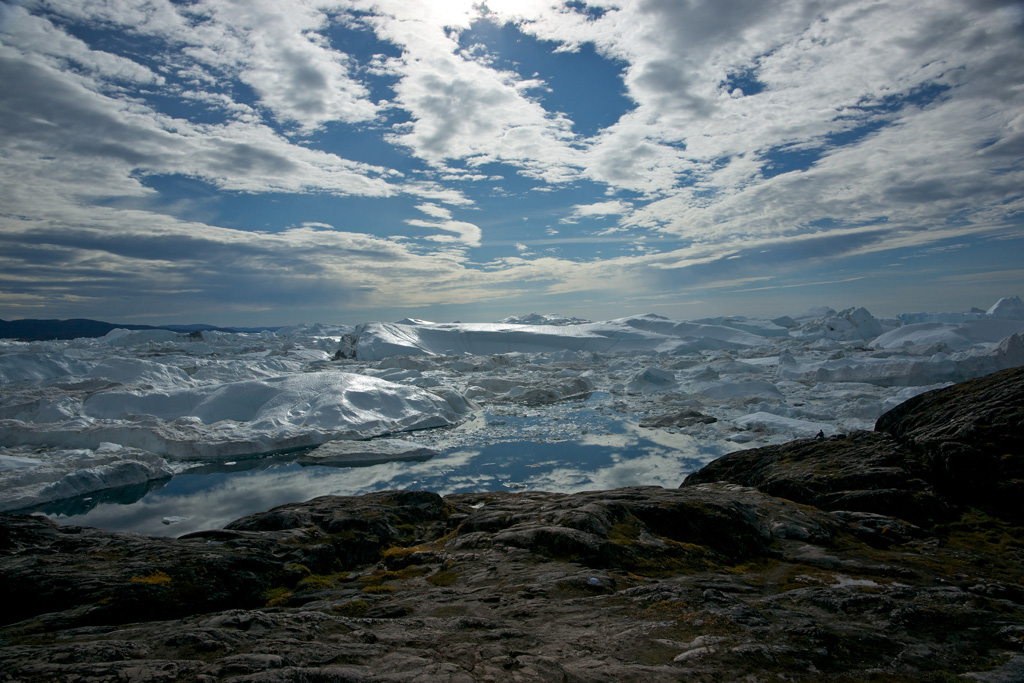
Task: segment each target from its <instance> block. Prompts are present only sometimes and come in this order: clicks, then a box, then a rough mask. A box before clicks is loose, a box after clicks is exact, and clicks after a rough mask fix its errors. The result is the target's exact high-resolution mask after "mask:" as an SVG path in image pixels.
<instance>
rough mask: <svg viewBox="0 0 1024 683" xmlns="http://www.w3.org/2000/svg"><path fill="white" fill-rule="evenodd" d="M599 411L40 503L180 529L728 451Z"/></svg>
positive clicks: (680, 462)
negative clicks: (441, 444)
mask: <svg viewBox="0 0 1024 683" xmlns="http://www.w3.org/2000/svg"><path fill="white" fill-rule="evenodd" d="M570 417H571V418H575V419H570ZM598 417H600V416H598V415H596V414H595V413H593V412H592V411H590V410H584V411H577V412H575V413H574V414H573V415H571V416H569V417H567V416H566V415H565V414H563V415H562V416H558V415H555V416H554V417H552V414H551V413H550V412H548V413H546V414H544V416H543V417H537V418H530V417H529V416H527V417H522V416H518V417H510V416H495V415H486V416H484V418H483V421H484V422H485V423H487V424H488V427H487V429H486V430H485V433H486V435H487V436H488V437H489V438H493V437H499V438H500V437H502V436H504V437H505V438H506V439H508V437H509V435H515V434H518V435H521V436H522V435H528V436H534V435H539V434H541V433H545V434H547V435H549V436H548V437H547V438H555V439H561V438H563V435H561V434H558V433H557V432H558V431H559V429H561V428H567V429H564V430H563V431H564V433H565V434H573V435H574V436H575V438H573V439H572V440H556V441H549V440H524V439H521V438H520V439H509V440H503V441H498V442H490V443H478V444H475V445H474V444H472V443H471V444H470V445H464V446H458V447H454V448H449V449H447V450H444V451H443V452H442V453H441V454H440V455H437V456H434V457H433V458H429V459H427V460H423V461H419V462H390V463H383V464H378V465H372V466H367V467H323V466H302V465H299V464H298V463H296V462H295V458H296V457H298V455H300V453H291V454H287V455H278V456H274V457H263V458H257V459H250V460H243V461H239V462H237V463H218V464H211V465H203V466H201V467H198V468H196V469H193V470H189V471H188V472H187V473H185V474H181V475H178V476H176V477H174V478H172V479H168V480H164V481H161V482H155V483H153V484H152V485H150V486H141V487H129V488H126V489H114V490H108V491H104V492H102V493H99V494H92V495H90V496H85V497H82V498H77V499H69V500H65V501H60V502H59V503H55V504H52V505H48V506H43V507H41V508H39V509H38V510H37V511H38V512H43V513H45V514H47V516H49V517H51V518H52V519H54V520H56V521H58V522H60V523H62V524H76V525H83V526H95V527H101V528H106V529H113V530H118V531H135V532H140V533H145V534H151V535H162V536H178V535H181V534H185V533H188V532H191V531H197V530H200V529H212V528H220V527H223V526H224V525H225V524H227V523H228V522H231V521H232V520H235V519H238V518H239V517H242V516H245V515H247V514H251V513H254V512H261V511H264V510H267V509H269V508H271V507H274V506H275V505H282V504H284V503H291V502H298V501H305V500H309V499H311V498H315V497H317V496H322V495H328V494H332V495H359V494H363V493H369V492H371V491H381V490H387V489H426V490H430V491H436V492H438V493H440V494H442V495H443V494H449V493H456V492H476V491H495V490H505V491H518V490H528V489H530V490H544V491H562V492H574V491H583V490H599V489H611V488H618V487H621V486H631V485H655V486H664V487H668V488H675V487H677V486H679V484H680V482H681V481H682V480H683V479H684V478H685V477H686V475H687V474H689V473H691V472H693V471H695V470H697V469H699V468H700V467H701V466H703V465H704V464H705V463H707V462H709V461H710V460H712V459H714V458H716V457H718V456H720V455H722V454H723V453H724V451H721V450H713V449H712V448H710V447H709V446H708V445H707V444H706V443H703V444H699V445H698V443H697V442H696V441H695V440H694V439H692V438H691V437H688V436H686V435H685V434H672V433H669V432H666V431H664V430H649V429H643V428H640V427H637V426H636V424H635V423H633V422H630V421H628V420H624V419H617V418H609V417H608V416H604V417H603V418H601V419H598ZM550 420H556V421H557V423H558V424H557V428H556V425H553V424H547V425H545V424H543V423H544V422H549V421H550ZM581 424H582V425H585V427H586V428H581ZM595 427H598V428H597V429H595ZM552 433H555V435H554V437H551V436H550V435H551V434H552ZM425 438H427V439H428V440H429V439H430V438H431V435H425ZM470 441H471V442H472V440H470ZM478 441H479V440H478Z"/></svg>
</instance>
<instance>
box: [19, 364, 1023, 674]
mask: <svg viewBox="0 0 1024 683" xmlns="http://www.w3.org/2000/svg"><path fill="white" fill-rule="evenodd" d="M1022 395H1024V372H1021V371H1016V372H1007V373H999V374H998V375H994V376H991V377H988V378H982V379H981V380H976V381H975V382H972V383H966V384H965V385H958V386H957V387H951V388H949V389H946V390H942V391H940V392H932V393H930V394H925V395H923V396H921V397H919V398H917V399H914V401H912V402H910V403H909V404H908V405H905V406H901V407H900V408H898V409H897V410H896V411H893V412H891V413H888V414H887V415H886V416H884V417H883V418H882V419H881V420H879V423H878V424H879V426H878V430H877V431H875V432H862V433H855V434H850V435H847V436H839V437H834V438H830V439H823V440H802V441H797V442H793V443H791V444H785V445H782V446H773V447H768V448H760V449H754V450H749V451H743V452H738V453H734V454H731V455H729V456H726V457H725V458H722V459H720V460H718V461H716V462H714V463H712V464H710V465H709V466H707V467H706V468H705V469H704V470H702V471H701V472H698V473H696V474H695V475H692V476H691V477H689V478H688V479H687V481H686V482H685V483H684V485H683V486H681V487H680V488H679V489H662V488H656V487H631V488H624V489H617V490H614V491H588V492H583V493H576V494H556V493H544V492H532V491H531V492H525V493H517V494H511V493H504V492H493V493H474V494H456V495H450V496H446V497H441V496H438V495H436V494H433V493H428V492H422V491H389V492H381V493H375V494H371V495H367V496H362V497H356V498H344V497H323V498H317V499H314V500H312V501H309V502H306V503H298V504H291V505H285V506H281V507H278V508H275V509H273V510H269V511H267V512H264V513H260V514H256V515H251V516H249V517H246V518H243V519H240V520H237V521H236V522H233V523H232V524H230V525H229V526H228V528H226V529H221V530H214V531H205V532H200V533H196V534H190V535H188V536H186V537H183V538H180V539H155V538H147V537H143V536H138V535H132V534H119V533H113V532H106V531H100V530H95V529H82V528H76V527H59V526H56V525H55V524H53V523H52V522H49V521H47V520H45V519H41V518H37V517H26V516H12V515H0V604H2V605H4V608H3V610H2V611H0V616H2V621H3V624H4V625H3V626H2V627H0V681H2V680H11V681H47V682H49V681H53V680H110V681H114V680H119V681H124V680H127V681H135V680H138V681H142V680H146V681H177V680H193V681H212V680H231V681H239V682H240V681H254V682H255V681H416V680H422V681H434V680H442V681H549V680H556V681H557V680H561V681H641V680H642V681H645V682H653V681H678V680H687V681H722V680H746V681H783V680H785V681H819V680H825V679H835V680H837V681H844V682H846V683H854V682H857V681H890V682H910V681H936V682H938V681H949V680H982V681H992V682H994V681H1014V680H1021V678H1020V676H1021V672H1022V671H1024V585H1022V577H1024V540H1022V539H1024V528H1022V527H1020V526H1017V524H1018V518H1017V517H1016V512H1017V511H1016V510H1015V509H1011V508H1010V507H1008V505H1007V502H1008V501H1004V500H1003V499H1001V498H1000V497H999V496H998V495H987V494H989V493H992V491H995V490H1002V489H1000V488H999V487H1001V486H1004V485H1005V484H1007V483H1010V484H1012V477H1011V478H1009V479H1005V478H1004V479H1000V477H1005V476H1006V475H1013V474H1014V473H1017V472H1018V471H1017V470H1016V469H1014V468H1015V467H1016V466H1017V465H1016V464H1015V463H1016V462H1017V460H1016V459H1017V458H1019V457H1020V448H1019V444H1020V441H1019V440H1020V434H1021V432H1020V405H1021V396H1022ZM929 414H931V415H932V418H929ZM993 454H997V455H993ZM986 487H990V488H986ZM991 487H994V488H991ZM962 675H967V676H968V677H969V678H968V679H964V678H961V676H962Z"/></svg>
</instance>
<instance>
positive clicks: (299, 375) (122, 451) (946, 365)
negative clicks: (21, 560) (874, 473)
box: [0, 297, 1024, 535]
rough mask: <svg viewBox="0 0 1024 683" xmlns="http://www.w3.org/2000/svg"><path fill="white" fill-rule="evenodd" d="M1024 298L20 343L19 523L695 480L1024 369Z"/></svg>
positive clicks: (14, 431) (126, 524)
mask: <svg viewBox="0 0 1024 683" xmlns="http://www.w3.org/2000/svg"><path fill="white" fill-rule="evenodd" d="M1022 335H1024V303H1022V302H1021V300H1020V299H1019V298H1017V297H1009V298H1005V299H1001V300H1000V301H999V302H997V303H996V304H994V305H992V306H991V307H990V308H989V309H988V310H987V311H982V310H973V311H971V312H967V313H913V314H906V315H901V316H899V317H897V318H892V319H878V318H875V317H874V316H872V315H871V314H870V313H869V312H868V311H866V310H865V309H863V308H855V309H848V310H844V311H838V312H837V311H835V310H833V309H829V308H819V309H813V310H811V311H808V312H806V313H803V314H800V315H795V316H786V317H782V318H776V319H774V320H758V319H751V318H742V317H725V318H715V319H704V320H695V321H676V320H670V319H667V318H663V317H660V316H655V315H641V316H635V317H627V318H621V319H616V320H609V321H603V322H589V321H580V320H578V319H575V318H565V317H562V316H540V315H530V316H525V317H523V318H509V319H506V320H503V321H500V322H497V323H431V322H428V321H423V320H415V319H406V320H403V321H400V322H396V323H382V322H370V323H365V324H362V325H358V326H356V327H354V328H353V327H348V326H336V325H326V324H317V325H309V326H297V327H291V328H284V329H279V330H277V331H274V332H261V333H248V334H245V333H237V334H236V333H224V332H205V331H204V332H202V333H194V334H192V335H181V334H177V333H174V332H170V331H164V330H143V331H127V330H114V331H113V332H111V333H109V334H108V335H107V336H105V337H100V338H95V339H75V340H71V341H52V342H18V341H13V340H0V511H14V510H18V511H30V510H34V511H37V512H42V513H45V514H49V515H50V516H52V517H54V518H55V519H58V520H59V521H61V522H70V523H80V524H92V525H97V526H105V527H108V528H118V529H131V530H138V531H144V532H146V533H162V534H172V535H177V534H181V533H186V532H188V531H192V530H195V529H198V528H211V527H216V526H219V525H222V524H224V523H226V522H228V521H230V520H231V519H234V518H236V517H239V516H241V515H243V514H247V513H249V512H253V511H256V510H262V509H266V508H267V507H270V506H272V505H275V504H281V503H286V502H292V501H296V500H305V499H308V498H311V497H314V496H317V495H323V494H328V493H335V494H346V495H348V494H359V493H365V492H368V491H373V490H380V489H387V488H427V489H431V490H435V491H438V492H440V493H450V492H454V491H472V490H493V489H499V488H505V489H509V490H519V489H525V488H531V489H544V490H555V491H578V490H584V489H601V488H613V487H618V486H625V485H631V484H654V485H661V486H670V487H674V486H677V485H678V484H679V482H680V481H681V480H682V478H683V477H685V476H686V474H688V473H689V472H691V471H693V470H695V469H697V468H699V467H700V466H701V465H703V464H704V463H706V462H708V461H709V460H711V459H713V458H716V457H718V456H720V455H722V454H724V453H726V452H729V451H731V450H735V449H738V448H746V447H751V446H757V445H762V444H766V443H778V442H782V441H787V440H790V439H793V438H797V437H810V436H815V435H817V434H818V433H819V432H821V433H823V434H825V435H829V434H833V433H843V432H847V431H850V430H853V429H871V428H872V427H873V425H874V421H875V419H876V418H877V417H878V416H879V415H881V414H882V413H883V412H884V411H886V410H888V409H889V408H891V407H893V406H895V405H897V404H898V403H900V402H902V401H904V400H906V399H907V398H909V397H911V396H913V395H916V394H918V393H921V392H923V391H927V390H929V389H932V388H937V387H940V386H945V385H947V384H949V383H952V382H957V381H961V380H964V379H968V378H971V377H976V376H979V375H983V374H987V373H989V372H993V371H995V370H999V369H1003V368H1007V367H1013V366H1019V365H1024V339H1022Z"/></svg>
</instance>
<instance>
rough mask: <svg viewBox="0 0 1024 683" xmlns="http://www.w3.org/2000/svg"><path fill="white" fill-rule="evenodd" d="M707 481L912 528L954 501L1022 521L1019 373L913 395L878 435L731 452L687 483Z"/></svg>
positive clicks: (943, 514) (1023, 442)
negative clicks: (886, 517) (877, 516)
mask: <svg viewBox="0 0 1024 683" xmlns="http://www.w3.org/2000/svg"><path fill="white" fill-rule="evenodd" d="M713 481H731V482H734V483H737V484H741V485H743V486H752V487H754V488H757V489H758V490H761V491H764V492H765V493H769V494H771V495H775V496H781V497H784V498H790V499H792V500H795V501H798V502H802V503H807V504H808V505H816V506H818V507H821V508H822V509H826V510H854V511H862V512H874V513H880V514H886V515H890V516H893V517H898V518H902V519H905V520H908V521H912V522H916V523H922V522H934V521H939V520H942V519H945V518H948V517H949V515H950V514H953V512H954V511H953V509H952V507H951V504H954V505H973V506H976V507H981V508H984V509H987V510H990V511H992V512H995V513H996V514H998V515H1000V516H1003V517H1010V518H1013V519H1014V520H1015V521H1017V522H1020V521H1024V504H1022V502H1021V501H1024V368H1013V369H1010V370H1003V371H1001V372H996V373H993V374H991V375H987V376H985V377H980V378H978V379H973V380H970V381H967V382H963V383H962V384H956V385H953V386H951V387H947V388H945V389H938V390H936V391H930V392H927V393H924V394H921V395H919V396H916V397H914V398H912V399H910V400H909V401H907V402H905V403H903V404H901V405H899V406H897V407H896V408H894V409H892V410H890V411H889V412H887V413H885V414H884V415H882V416H881V417H880V418H879V419H878V421H877V423H876V424H875V431H874V432H856V433H853V434H850V435H842V436H838V437H832V438H830V439H828V440H826V441H824V442H821V441H818V440H815V439H802V440H798V441H793V442H790V443H786V444H781V445H778V446H766V447H764V448H757V449H751V450H747V451H738V452H736V453H732V454H730V455H727V456H725V457H722V458H719V459H718V460H716V461H715V462H713V463H711V464H709V465H708V466H707V467H705V468H704V469H702V470H701V471H699V472H696V473H694V474H692V475H690V476H689V477H687V479H686V482H685V483H684V484H683V485H684V486H686V485H691V484H699V483H707V482H713Z"/></svg>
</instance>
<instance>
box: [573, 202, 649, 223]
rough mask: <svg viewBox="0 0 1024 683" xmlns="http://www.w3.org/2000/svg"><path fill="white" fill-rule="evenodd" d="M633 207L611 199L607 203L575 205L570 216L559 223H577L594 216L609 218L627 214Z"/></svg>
mask: <svg viewBox="0 0 1024 683" xmlns="http://www.w3.org/2000/svg"><path fill="white" fill-rule="evenodd" d="M632 209H633V205H632V204H631V203H629V202H624V201H622V200H621V199H613V200H609V201H607V202H595V203H594V204H577V205H576V206H574V207H572V214H570V215H569V216H567V217H565V218H563V219H561V220H560V221H559V223H578V222H579V221H580V219H583V218H591V217H594V216H611V215H621V214H625V213H629V212H630V211H631V210H632Z"/></svg>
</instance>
